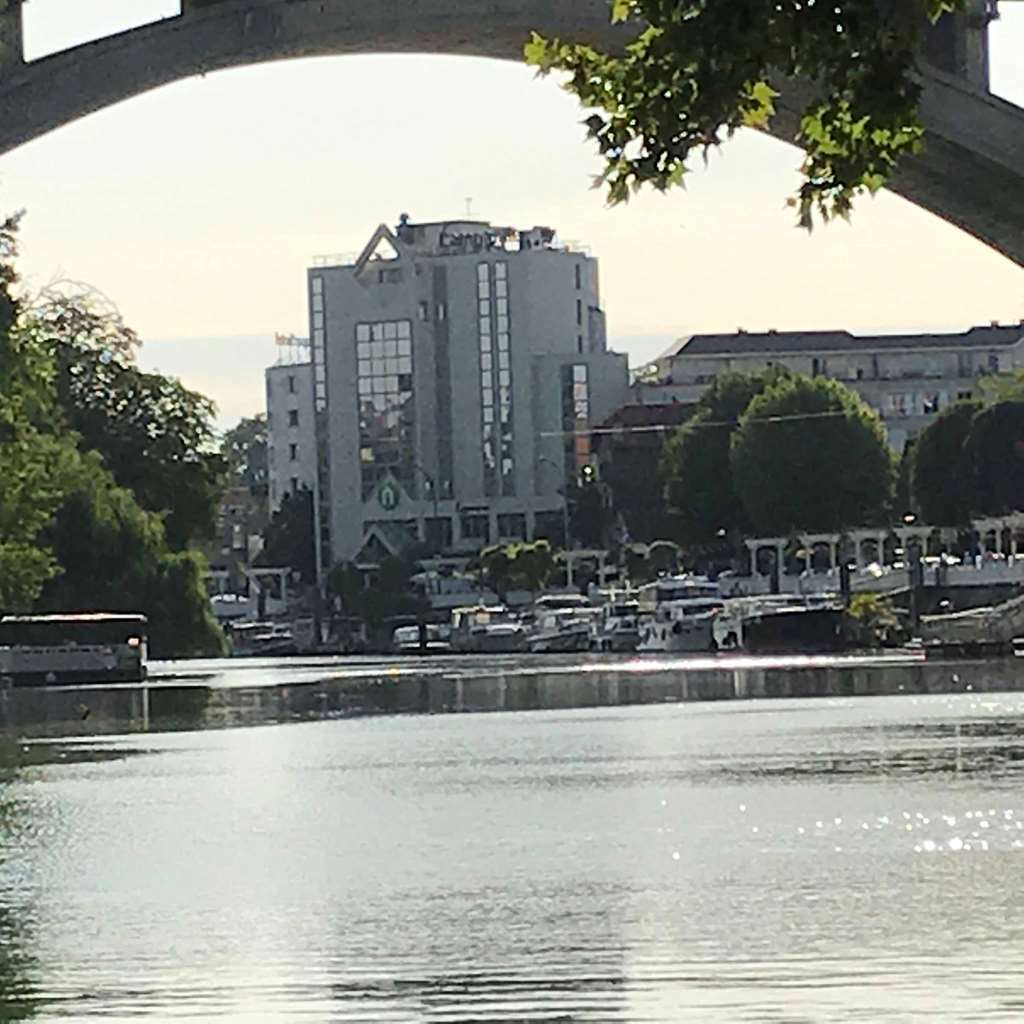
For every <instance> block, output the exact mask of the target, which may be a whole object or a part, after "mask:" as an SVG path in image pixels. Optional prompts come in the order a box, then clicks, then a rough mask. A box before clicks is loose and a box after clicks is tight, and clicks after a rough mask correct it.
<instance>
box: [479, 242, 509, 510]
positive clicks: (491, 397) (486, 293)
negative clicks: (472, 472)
mask: <svg viewBox="0 0 1024 1024" xmlns="http://www.w3.org/2000/svg"><path fill="white" fill-rule="evenodd" d="M476 273H477V296H476V297H477V314H478V329H479V336H480V407H481V418H482V424H483V445H482V455H483V470H484V493H485V494H487V495H490V496H497V495H499V494H501V495H506V496H507V495H514V494H515V457H514V446H513V438H512V433H513V431H512V372H511V364H510V361H509V355H508V352H509V348H510V340H509V319H508V263H507V262H506V261H504V260H502V261H499V262H497V263H494V264H493V265H492V264H489V263H479V264H477V268H476ZM495 342H497V347H498V351H499V352H500V353H502V355H501V356H500V372H499V374H498V379H497V380H495V374H494V362H493V350H494V344H495ZM495 406H497V407H498V416H497V421H498V422H500V423H501V425H502V426H501V429H500V430H498V429H496V417H495V412H494V409H495Z"/></svg>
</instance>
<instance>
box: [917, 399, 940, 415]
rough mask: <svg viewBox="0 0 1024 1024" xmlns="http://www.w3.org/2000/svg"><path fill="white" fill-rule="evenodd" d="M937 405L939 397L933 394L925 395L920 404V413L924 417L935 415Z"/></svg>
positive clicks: (937, 409)
mask: <svg viewBox="0 0 1024 1024" xmlns="http://www.w3.org/2000/svg"><path fill="white" fill-rule="evenodd" d="M939 405H940V401H939V396H938V395H935V394H932V395H925V396H924V401H923V402H922V407H921V411H922V412H923V413H924V414H925V415H926V416H930V415H932V414H934V413H937V412H938V411H939Z"/></svg>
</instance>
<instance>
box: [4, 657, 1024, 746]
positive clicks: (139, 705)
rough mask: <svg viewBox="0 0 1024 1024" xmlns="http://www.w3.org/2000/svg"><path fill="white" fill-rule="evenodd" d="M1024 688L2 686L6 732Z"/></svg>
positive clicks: (890, 666)
mask: <svg viewBox="0 0 1024 1024" xmlns="http://www.w3.org/2000/svg"><path fill="white" fill-rule="evenodd" d="M1014 690H1024V661H1020V660H1019V659H1014V658H1006V659H1001V660H986V661H924V660H919V661H914V660H909V659H902V660H895V661H885V660H870V659H845V660H842V661H839V662H836V663H827V664H813V665H800V664H796V665H793V664H789V665H786V664H779V665H769V666H765V665H759V664H754V665H750V664H747V665H744V664H723V665H722V666H711V667H707V666H703V665H702V666H700V667H693V668H688V667H686V666H685V663H678V662H677V663H673V664H669V665H660V664H659V663H657V662H652V663H644V662H642V661H637V662H629V663H621V662H620V663H601V662H590V663H586V664H580V665H558V666H553V667H551V668H547V667H544V666H543V665H540V666H537V665H531V666H528V667H524V666H514V667H511V668H503V667H500V666H497V667H494V668H488V665H487V663H486V662H475V661H474V663H473V664H472V665H470V666H467V667H466V668H465V669H463V668H461V667H457V668H456V667H448V668H446V669H444V670H441V671H438V670H436V669H430V668H427V667H422V668H419V667H413V668H412V669H410V670H408V671H404V670H403V671H399V670H397V669H396V667H395V665H394V664H391V665H383V664H382V665H381V666H380V667H379V670H375V669H374V668H373V667H370V668H369V669H368V670H366V671H363V672H361V673H360V674H358V675H354V676H352V677H350V678H347V677H345V676H339V675H338V674H337V672H336V671H335V672H332V673H331V674H330V675H329V676H325V677H324V678H321V679H314V680H309V679H307V680H305V681H302V682H299V683H291V684H287V683H286V684H280V685H248V686H247V685H239V686H234V685H232V686H225V685H221V686H214V685H206V684H203V683H202V682H195V681H191V682H187V683H181V682H173V681H172V682H168V683H160V682H159V681H157V682H154V683H151V684H149V685H146V686H116V687H113V686H94V687H49V688H45V687H40V688H15V689H7V690H3V691H0V729H6V730H8V731H11V730H13V731H18V732H20V733H24V734H29V735H31V734H34V733H38V734H53V733H62V734H75V733H78V734H83V735H88V734H94V733H97V732H110V731H124V730H141V731H144V730H149V729H156V730H165V729H196V728H222V727H230V726H239V725H256V724H268V723H275V722H288V721H300V720H308V719H315V718H325V717H345V716H356V715H368V714H370V715H372V714H400V713H418V714H445V713H467V712H485V711H486V712H489V711H533V710H555V709H572V708H593V707H619V706H626V705H640V704H661V703H680V702H687V701H713V700H775V699H787V698H812V697H813V698H830V697H858V696H889V695H897V694H918V695H922V694H953V693H965V692H979V693H982V692H995V691H1014Z"/></svg>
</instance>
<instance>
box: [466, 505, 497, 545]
mask: <svg viewBox="0 0 1024 1024" xmlns="http://www.w3.org/2000/svg"><path fill="white" fill-rule="evenodd" d="M459 532H460V533H461V534H462V536H463V538H464V539H466V540H479V541H483V542H484V544H489V543H490V541H491V517H490V516H489V515H488V514H487V513H486V512H463V513H462V515H461V516H460V517H459Z"/></svg>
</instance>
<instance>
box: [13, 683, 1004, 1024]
mask: <svg viewBox="0 0 1024 1024" xmlns="http://www.w3.org/2000/svg"><path fill="white" fill-rule="evenodd" d="M1022 765H1024V695H1020V694H1007V695H998V694H985V695H979V694H970V693H966V694H959V695H954V696H920V697H910V696H905V697H889V698H859V699H834V700H827V701H813V700H808V701H801V700H789V701H770V702H766V701H743V702H723V703H713V704H673V705H665V706H656V707H635V708H610V709H587V710H578V711H568V710H563V711H535V712H528V713H505V714H461V715H433V716H395V717H377V718H357V719H336V720H324V721H315V722H309V723H300V724H287V725H273V726H262V727H257V728H240V729H228V730H207V731H193V732H184V731H179V732H169V733H143V734H135V735H124V736H102V737H88V736H79V737H75V738H73V739H66V738H65V739H51V740H42V741H39V740H34V741H31V742H19V743H17V744H16V745H15V744H11V743H9V744H8V747H7V748H6V749H5V766H6V767H5V775H4V778H5V779H6V782H5V784H4V785H3V787H2V789H0V842H2V861H0V1008H2V1009H0V1018H2V1019H5V1020H13V1019H36V1020H43V1021H45V1020H75V1021H78V1020H84V1019H94V1018H96V1019H102V1020H105V1021H129V1020H132V1021H136V1020H138V1019H140V1018H147V1017H148V1018H150V1019H153V1020H161V1021H162V1020H179V1019H180V1020H189V1019H191V1020H200V1021H207V1020H211V1021H212V1020H226V1021H282V1022H291V1021H364V1022H369V1021H389V1022H394V1021H402V1022H405V1021H408V1022H419V1021H426V1022H438V1024H440V1022H450V1024H455V1022H470V1021H472V1022H496V1021H503V1022H542V1021H544V1022H553V1021H558V1022H577V1021H579V1022H584V1021H587V1022H589V1021H602V1022H614V1021H665V1022H668V1021H673V1022H674V1021H702V1022H703V1021H710V1022H719V1021H721V1022H737V1021H769V1022H783V1021H785V1022H792V1024H796V1022H812V1021H813V1022H819V1021H871V1022H875V1021H922V1022H923V1021H928V1022H934V1021H957V1022H963V1021H974V1020H978V1021H981V1020H984V1021H1019V1020H1021V1019H1022V1018H1024V900H1022V898H1021V895H1020V894H1021V892H1022V891H1024V789H1022V786H1021V782H1022V779H1021V771H1020V766H1022Z"/></svg>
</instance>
